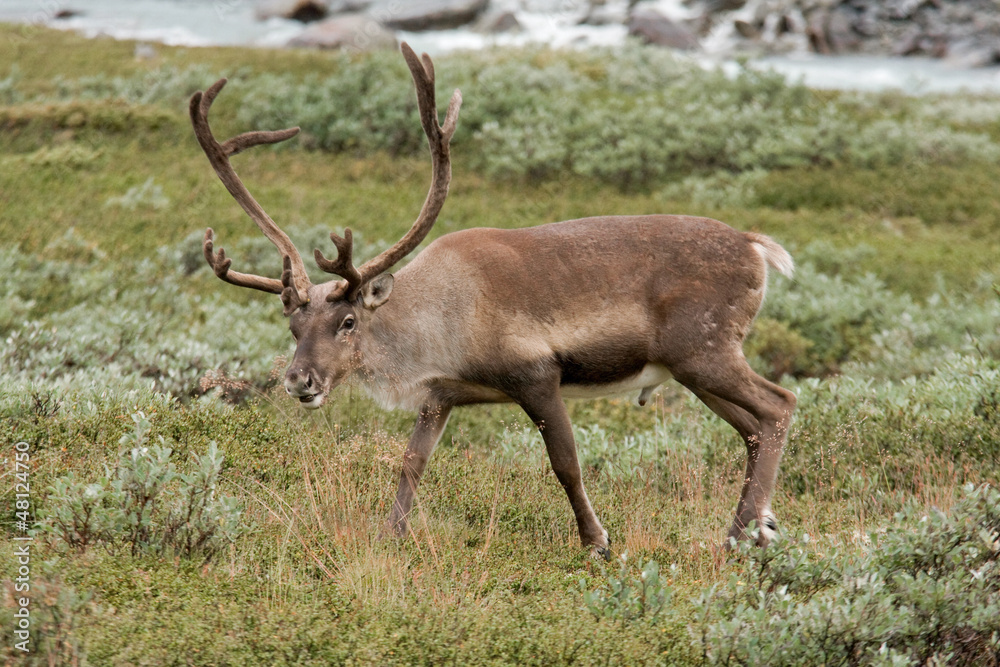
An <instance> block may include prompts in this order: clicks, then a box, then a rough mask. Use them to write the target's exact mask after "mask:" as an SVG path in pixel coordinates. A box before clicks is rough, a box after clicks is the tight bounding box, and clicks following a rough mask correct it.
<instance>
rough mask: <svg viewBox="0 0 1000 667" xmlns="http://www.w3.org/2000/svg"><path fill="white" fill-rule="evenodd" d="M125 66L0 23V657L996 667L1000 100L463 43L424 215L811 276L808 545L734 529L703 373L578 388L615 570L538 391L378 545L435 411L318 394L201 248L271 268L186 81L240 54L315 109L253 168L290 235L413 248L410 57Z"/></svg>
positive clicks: (216, 58)
mask: <svg viewBox="0 0 1000 667" xmlns="http://www.w3.org/2000/svg"><path fill="white" fill-rule="evenodd" d="M133 48H134V45H132V44H129V43H123V42H114V41H109V40H104V39H96V40H84V39H82V38H80V37H76V36H73V35H70V34H65V33H57V32H49V31H44V30H39V29H35V28H24V27H2V28H0V68H3V69H0V238H2V240H3V243H2V246H0V276H2V278H0V337H2V338H0V374H2V382H0V414H2V420H0V440H2V442H3V443H6V444H4V445H3V446H4V447H7V450H6V452H5V453H4V455H3V456H4V460H5V470H4V472H3V473H2V479H3V480H4V483H3V485H2V486H0V507H2V508H4V509H3V512H4V514H3V519H2V530H3V532H4V536H5V539H4V540H3V541H2V543H0V576H2V577H3V578H4V580H5V583H4V592H3V597H2V604H0V637H2V646H3V649H2V650H3V651H4V652H5V653H4V656H5V660H6V661H8V662H11V661H14V660H15V659H16V660H25V662H24V664H59V663H72V662H74V661H77V662H78V663H79V664H95V665H103V664H214V665H224V664H274V665H285V664H296V665H304V664H322V665H326V664H340V663H352V664H393V663H399V664H440V663H442V662H445V661H448V660H451V661H454V662H457V663H467V664H544V665H551V664H570V663H576V664H591V663H597V662H601V663H605V664H607V663H611V664H616V663H626V664H692V665H699V664H712V665H714V664H767V665H780V664H789V665H798V664H821V663H822V664H830V665H837V664H844V665H858V664H863V665H909V664H968V665H982V664H997V662H998V661H1000V569H998V567H1000V565H998V560H1000V495H998V493H997V491H996V489H995V488H992V487H989V486H987V485H988V484H990V483H994V482H995V481H996V479H997V477H998V473H1000V361H998V360H1000V292H998V287H997V282H998V281H1000V275H998V273H1000V271H998V268H997V263H996V259H997V257H998V256H1000V255H998V253H1000V198H998V196H997V193H996V189H995V184H996V183H997V182H1000V160H998V158H1000V98H996V97H989V96H972V95H956V96H942V97H937V96H925V97H920V98H912V97H905V96H902V95H898V94H894V93H882V94H855V93H831V92H817V91H813V90H808V89H805V88H803V87H800V86H796V85H791V84H787V83H785V82H783V81H782V80H781V79H779V78H777V77H775V76H772V75H770V74H766V73H759V72H755V71H752V70H743V71H741V72H739V73H737V74H736V75H735V76H731V77H727V76H723V75H721V74H719V73H716V72H711V71H703V70H702V69H700V68H698V67H695V66H692V65H690V64H687V63H684V62H680V61H677V60H674V59H672V58H671V57H670V56H668V55H666V54H664V53H662V52H659V51H653V50H647V49H642V48H633V47H630V48H626V49H624V50H621V51H619V52H593V53H587V54H583V53H558V52H552V51H547V50H527V51H502V52H491V53H483V54H472V55H462V56H456V57H447V56H445V57H437V58H436V59H435V61H436V64H437V68H438V86H439V88H440V89H441V90H451V89H452V88H455V87H459V88H461V89H462V92H463V95H464V97H465V100H466V101H465V105H464V108H463V117H462V123H461V124H460V129H459V131H458V133H457V134H456V135H455V138H454V140H453V144H452V151H453V153H452V154H453V168H454V170H455V176H454V180H453V183H452V192H451V195H450V197H449V201H448V203H447V204H446V206H445V209H444V211H443V212H442V214H441V216H440V218H439V220H438V223H437V225H436V227H435V229H434V230H433V231H432V233H431V236H432V237H434V236H437V235H440V234H442V233H446V232H449V231H454V230H457V229H462V228H466V227H472V226H500V227H515V226H527V225H533V224H538V223H542V222H547V221H553V220H561V219H568V218H573V217H580V216H584V215H600V214H620V213H654V212H670V213H690V214H699V215H707V216H710V217H714V218H718V219H721V220H724V221H726V222H728V223H730V224H732V225H733V226H735V227H737V228H740V229H745V230H755V231H760V232H762V233H765V234H768V235H770V236H772V237H774V238H776V239H777V240H779V241H780V242H781V243H782V244H783V245H784V246H785V247H786V248H788V249H789V251H790V252H791V253H792V254H793V256H794V257H795V259H796V261H797V264H798V271H797V273H796V276H795V278H794V279H793V280H791V281H788V280H785V279H782V278H780V277H778V276H774V277H772V280H771V285H770V287H769V293H768V297H767V300H766V302H765V307H764V311H763V312H762V313H761V316H760V317H759V319H758V321H757V323H756V325H755V329H754V332H753V334H752V335H751V338H750V340H749V341H748V344H747V356H748V358H749V359H750V360H751V362H752V364H753V365H754V367H755V368H756V369H758V371H759V372H761V373H763V374H765V375H767V376H768V377H771V378H774V379H778V378H781V382H782V384H783V385H784V386H786V387H788V388H790V389H792V390H794V391H795V392H796V394H797V395H798V397H799V402H798V408H797V411H796V415H795V422H794V424H793V427H792V431H791V436H790V441H789V445H788V447H787V449H786V455H785V458H784V462H783V466H782V471H781V475H780V478H779V482H778V493H777V495H776V497H775V500H774V509H775V511H776V512H777V514H778V518H779V522H780V524H781V526H782V530H783V533H782V535H781V536H780V538H779V539H777V540H776V541H775V542H773V543H772V545H771V546H770V547H769V548H768V549H767V550H765V551H760V550H756V549H753V548H744V547H738V548H737V549H735V550H734V551H733V552H725V551H721V550H719V549H718V548H717V546H718V544H719V543H720V542H722V540H723V538H724V536H725V529H726V526H727V525H728V518H729V517H730V515H731V512H732V507H731V502H732V498H734V497H736V496H737V494H738V490H739V485H740V483H741V481H742V480H741V475H742V465H743V460H742V459H743V456H744V454H743V452H744V447H743V446H742V444H741V443H740V442H739V439H738V437H737V436H736V435H735V434H734V433H733V432H732V429H731V428H730V427H729V426H728V425H726V424H725V423H723V422H722V421H721V420H719V419H718V418H716V417H714V416H713V415H711V414H710V413H709V411H708V410H707V409H705V408H704V407H703V406H701V405H700V404H699V403H698V402H697V401H696V399H694V398H693V397H691V396H689V395H687V394H686V393H685V392H684V391H683V390H681V389H679V388H676V387H670V386H668V387H665V388H663V389H661V391H660V393H659V394H658V395H657V396H655V397H654V400H653V401H651V405H650V406H647V407H646V408H644V409H640V408H638V407H636V406H635V405H634V397H623V398H621V399H612V400H601V401H578V402H577V401H574V402H571V403H570V406H569V407H570V412H571V415H572V417H573V421H574V423H575V424H576V436H577V439H578V442H579V447H580V457H581V462H582V465H583V468H584V476H585V478H586V484H587V488H588V489H589V492H590V496H591V500H592V502H593V504H594V505H595V507H596V508H598V511H599V513H600V515H601V517H602V519H603V521H604V522H605V526H606V528H607V529H608V530H609V532H610V533H611V536H612V540H613V542H612V547H613V550H614V551H615V557H614V559H613V562H612V563H610V564H608V565H602V564H601V563H598V562H595V561H593V560H591V559H590V558H589V557H588V555H587V552H586V550H584V549H581V548H580V546H579V540H578V537H577V531H576V526H575V523H574V521H573V518H572V515H571V514H570V513H569V512H567V510H566V506H565V505H566V503H565V498H564V496H563V492H562V489H561V488H560V487H559V485H558V483H557V482H556V480H555V478H554V476H553V475H552V473H551V471H550V468H549V466H548V462H547V461H546V459H545V455H544V449H543V447H542V443H541V440H540V438H539V436H538V435H537V432H536V431H535V430H534V429H533V428H532V427H531V425H530V423H529V422H528V420H527V419H526V418H525V417H524V416H523V415H521V414H519V413H518V411H517V410H516V409H515V408H513V407H511V406H493V407H476V408H467V409H461V410H456V412H455V414H454V415H453V416H452V420H451V422H450V424H449V426H448V429H447V431H446V433H445V436H444V439H443V441H442V444H441V446H439V448H438V450H437V451H436V453H435V455H434V463H433V465H432V466H430V467H429V469H428V472H427V474H426V475H425V477H424V479H423V482H422V485H421V488H420V491H419V495H418V500H417V504H416V506H415V511H414V517H413V520H412V521H411V524H412V528H413V534H412V535H411V537H410V538H409V539H407V540H404V541H399V542H396V541H378V540H377V539H376V535H377V533H378V530H379V528H380V527H381V522H382V521H383V519H384V517H385V516H386V514H387V513H388V510H389V504H390V503H391V502H392V491H393V489H394V486H395V483H396V481H397V479H398V474H399V470H398V466H399V463H400V454H401V452H402V449H403V447H404V445H405V438H406V435H407V434H408V432H409V429H410V428H411V426H412V419H413V417H412V416H411V415H408V414H403V413H394V412H384V411H381V410H379V409H377V408H376V407H375V406H374V405H373V404H372V403H371V402H370V401H369V400H368V399H366V398H365V397H364V396H363V395H361V394H360V393H359V392H358V390H356V389H351V388H349V387H343V388H341V389H340V390H338V391H337V392H335V393H334V395H332V396H331V400H330V402H329V405H327V406H326V407H324V408H323V409H322V410H320V411H318V413H305V412H304V411H302V410H301V409H300V408H299V406H298V405H297V404H296V403H295V402H293V401H290V400H289V399H288V398H287V397H286V396H285V395H284V391H283V390H282V389H281V388H280V386H279V382H278V378H280V371H281V370H283V363H284V359H283V357H284V356H286V355H288V354H289V352H290V350H291V346H292V341H291V337H290V336H289V334H288V333H287V330H286V324H285V321H284V320H283V318H282V316H281V308H280V304H279V303H278V300H277V299H276V298H274V297H273V296H272V297H268V296H267V295H263V294H260V295H258V294H254V293H250V290H238V289H235V288H230V287H229V286H226V285H224V284H221V283H219V281H218V280H217V279H216V278H215V276H214V275H213V274H212V273H211V270H210V269H209V268H208V267H207V265H206V264H205V263H204V259H203V258H202V256H201V238H202V235H203V233H204V228H205V227H206V226H209V225H211V226H212V227H213V228H214V229H215V230H216V232H217V233H218V235H219V237H220V238H223V239H225V240H226V245H227V250H228V251H229V254H230V256H233V257H236V258H238V262H239V265H240V269H241V270H245V271H250V272H253V273H258V274H263V275H275V276H276V275H277V272H278V271H279V267H280V264H279V260H278V258H277V257H276V256H275V252H274V250H273V247H272V246H271V245H270V243H269V242H268V241H266V240H265V239H263V238H259V234H258V233H257V231H256V229H255V228H254V227H253V225H252V224H250V222H249V221H248V220H247V219H246V218H245V217H244V215H243V213H242V211H240V210H239V208H238V207H237V206H235V205H234V204H233V203H232V201H231V200H230V199H229V195H228V194H227V193H226V192H225V190H224V189H223V188H222V187H221V186H220V184H219V183H218V182H217V179H216V178H215V176H214V175H213V174H212V172H211V169H210V168H209V167H208V166H207V165H206V164H205V163H204V157H203V155H202V154H201V151H200V150H199V149H198V146H197V144H196V142H195V140H194V137H193V134H192V132H191V129H190V125H189V122H188V119H187V115H186V106H187V99H188V97H189V96H190V94H191V93H193V92H194V91H195V90H198V89H203V88H204V87H205V86H206V85H208V84H210V83H211V82H212V81H215V80H216V79H217V78H219V77H220V76H222V75H227V76H229V77H230V84H229V88H227V95H228V96H229V99H237V100H239V103H231V104H219V105H218V108H217V109H216V110H214V112H213V114H214V116H213V118H214V124H215V125H216V126H217V127H218V128H219V133H220V134H225V135H228V134H234V133H236V132H238V131H243V130H245V129H255V128H259V129H269V128H273V127H284V126H288V125H295V124H298V125H301V126H302V128H303V131H302V136H301V138H300V139H299V140H297V141H295V142H290V145H288V146H284V145H282V146H279V147H276V148H274V149H258V150H257V151H255V152H253V153H251V154H247V155H245V156H240V157H239V158H237V162H236V168H237V169H238V170H239V172H240V175H241V176H242V177H243V179H244V180H245V181H246V182H247V183H248V184H252V187H253V189H254V192H255V194H256V195H257V196H258V198H259V199H260V200H261V201H262V202H263V203H265V206H266V207H267V209H268V211H269V212H270V213H271V215H272V216H273V217H274V218H275V219H276V220H279V221H281V224H282V226H283V228H284V229H286V230H287V231H289V233H290V236H291V237H292V239H293V241H294V242H295V243H296V244H297V245H298V247H300V248H311V247H325V246H324V245H323V244H324V243H327V234H328V233H329V231H330V230H331V229H340V228H342V227H344V226H350V227H351V228H352V229H353V230H355V256H356V257H359V258H361V259H364V258H366V257H371V256H373V255H374V254H376V253H377V252H378V251H380V250H382V249H384V248H385V247H386V245H387V243H390V242H391V241H392V240H393V239H396V238H398V237H399V235H400V234H401V233H402V232H403V231H405V229H406V228H407V227H408V225H409V223H410V221H411V220H412V215H413V212H414V211H416V210H418V209H419V207H420V203H421V201H422V199H423V196H424V193H425V192H426V183H427V160H426V157H425V150H426V148H425V145H424V139H423V136H422V132H421V129H420V125H419V121H418V119H417V112H416V104H415V102H414V100H413V94H412V90H411V86H412V84H411V83H410V81H409V76H408V73H407V71H406V68H405V66H404V65H403V63H402V60H401V59H400V58H399V56H398V54H385V55H370V56H364V57H360V58H356V59H350V58H347V57H345V56H339V55H331V54H321V53H305V52H296V51H288V52H283V51H266V52H265V51H251V50H237V49H181V48H169V47H157V54H158V55H157V57H156V58H154V59H152V60H149V59H145V60H142V61H139V60H136V59H135V58H134V57H133ZM320 277H321V276H317V279H318V278H320ZM586 282H587V277H586V276H580V288H581V289H586ZM22 441H23V442H27V443H28V444H29V446H30V452H31V464H30V465H31V472H30V483H31V506H32V512H33V517H34V519H35V521H36V523H34V524H33V528H32V530H33V532H34V535H35V541H34V543H33V553H32V561H31V613H32V616H31V618H32V626H31V627H32V638H31V650H32V653H31V654H30V655H29V656H27V658H25V657H24V656H21V655H20V653H19V652H16V651H15V649H14V648H13V645H14V638H13V634H12V633H13V628H14V616H13V614H14V612H15V608H16V606H15V605H16V596H15V594H14V587H13V579H14V577H15V576H16V575H15V572H16V567H17V565H16V559H15V558H14V556H13V552H14V546H13V541H12V540H11V539H9V538H12V537H14V536H16V535H18V534H21V531H20V528H19V527H18V526H17V525H16V524H15V522H14V516H13V511H14V507H15V503H14V501H15V498H14V493H15V490H14V484H13V458H14V456H13V455H14V443H16V442H22Z"/></svg>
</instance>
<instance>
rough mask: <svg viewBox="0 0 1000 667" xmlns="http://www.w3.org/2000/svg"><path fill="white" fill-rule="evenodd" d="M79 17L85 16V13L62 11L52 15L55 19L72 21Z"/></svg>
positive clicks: (70, 10) (73, 10)
mask: <svg viewBox="0 0 1000 667" xmlns="http://www.w3.org/2000/svg"><path fill="white" fill-rule="evenodd" d="M77 16H83V12H81V11H77V10H76V9H60V10H59V11H57V12H56V13H55V14H53V15H52V18H54V19H72V18H76V17H77Z"/></svg>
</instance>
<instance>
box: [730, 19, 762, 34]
mask: <svg viewBox="0 0 1000 667" xmlns="http://www.w3.org/2000/svg"><path fill="white" fill-rule="evenodd" d="M733 27H734V28H736V32H738V33H740V36H741V37H744V38H745V39H757V38H758V37H760V28H758V27H757V26H755V25H754V24H753V23H750V22H749V21H744V20H743V19H736V20H735V21H733Z"/></svg>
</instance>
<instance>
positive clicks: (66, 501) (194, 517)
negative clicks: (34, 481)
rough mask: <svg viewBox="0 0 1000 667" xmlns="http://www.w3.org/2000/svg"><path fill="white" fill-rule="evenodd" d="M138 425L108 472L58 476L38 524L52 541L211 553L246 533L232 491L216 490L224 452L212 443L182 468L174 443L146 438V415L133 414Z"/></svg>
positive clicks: (76, 545) (201, 554)
mask: <svg viewBox="0 0 1000 667" xmlns="http://www.w3.org/2000/svg"><path fill="white" fill-rule="evenodd" d="M132 420H133V422H134V423H135V429H134V431H132V432H131V433H126V434H125V435H123V436H122V438H121V444H122V445H123V446H124V447H125V451H124V452H123V453H122V455H121V456H120V457H119V459H118V463H117V465H116V466H115V469H114V471H113V472H112V473H109V474H107V475H105V476H103V477H100V478H99V479H97V480H96V481H94V482H89V483H88V482H84V481H82V480H78V479H77V478H76V477H75V476H74V475H73V474H72V473H70V474H68V475H66V476H63V477H60V478H58V479H56V480H55V481H54V482H53V484H52V486H51V487H50V489H49V492H48V497H47V499H46V503H45V506H44V507H43V508H42V509H41V512H40V525H41V527H42V530H43V532H45V533H46V534H47V535H49V536H50V537H51V538H52V539H53V541H54V542H55V543H56V544H57V545H63V546H65V547H68V548H70V549H72V550H76V551H80V552H83V551H86V550H87V548H88V547H91V546H96V545H100V546H103V547H105V548H107V549H108V550H109V551H112V552H114V551H117V550H119V549H125V550H127V551H129V552H130V553H131V554H132V555H138V554H140V553H151V554H176V555H178V556H183V557H186V558H191V557H195V556H198V557H203V558H205V559H206V560H208V559H210V558H211V557H212V556H213V555H215V554H216V553H217V552H218V551H219V550H221V549H223V548H224V547H226V546H228V545H229V544H231V543H233V542H234V541H236V539H237V538H238V537H239V535H240V534H241V533H242V532H243V530H244V529H243V527H242V526H241V524H240V516H241V514H242V510H241V509H240V508H239V506H238V503H237V501H236V499H235V498H233V497H231V496H228V495H225V494H222V493H219V492H218V490H217V488H216V487H217V486H218V483H219V476H220V474H221V472H222V463H223V458H222V455H221V454H220V453H219V449H218V446H217V445H216V444H215V442H214V441H213V442H211V443H210V444H209V446H208V451H207V452H206V453H205V454H204V455H202V456H199V457H197V458H196V459H195V461H194V467H193V469H192V470H190V471H187V472H184V471H179V470H178V469H177V468H176V467H175V465H174V463H173V462H172V461H171V460H170V458H171V453H172V450H171V449H170V448H168V447H165V446H163V440H162V438H161V440H160V442H161V444H160V445H151V444H148V432H149V429H150V423H149V420H148V419H146V416H145V415H144V414H143V413H142V412H137V413H135V414H134V415H132Z"/></svg>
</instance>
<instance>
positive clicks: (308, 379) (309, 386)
mask: <svg viewBox="0 0 1000 667" xmlns="http://www.w3.org/2000/svg"><path fill="white" fill-rule="evenodd" d="M312 386H313V379H312V376H311V375H307V376H306V389H312Z"/></svg>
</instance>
